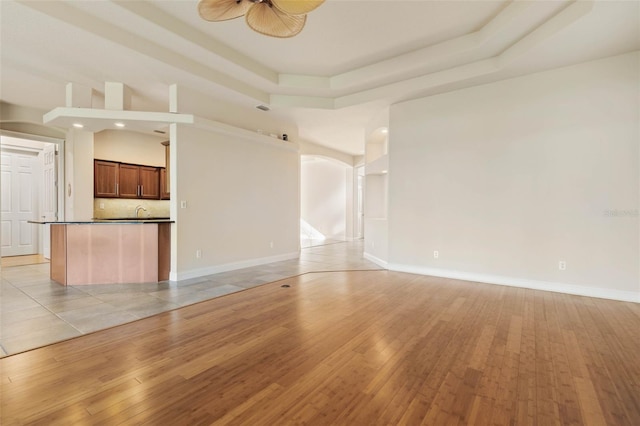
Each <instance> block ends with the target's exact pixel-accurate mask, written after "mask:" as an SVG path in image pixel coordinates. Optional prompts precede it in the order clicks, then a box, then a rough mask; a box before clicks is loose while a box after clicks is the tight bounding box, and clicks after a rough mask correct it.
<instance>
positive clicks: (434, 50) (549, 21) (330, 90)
mask: <svg viewBox="0 0 640 426" xmlns="http://www.w3.org/2000/svg"><path fill="white" fill-rule="evenodd" d="M22 3H23V4H24V5H26V6H28V7H31V8H33V9H36V10H38V11H40V12H42V13H45V14H47V15H49V16H51V17H54V18H56V19H59V20H61V21H64V22H66V23H68V24H71V25H73V26H75V27H78V28H81V29H82V30H85V31H88V32H90V33H93V34H95V35H98V36H100V37H103V38H106V39H109V40H111V41H112V42H115V43H118V44H120V45H122V46H125V47H127V48H129V49H132V50H135V51H137V52H138V53H140V54H143V55H146V56H148V57H152V58H154V59H156V60H159V61H162V62H164V63H167V64H170V65H171V66H173V67H175V68H178V69H180V70H181V71H183V72H186V73H188V74H191V75H194V76H197V77H199V78H202V79H205V80H208V81H210V82H212V83H214V84H217V85H220V86H224V87H226V88H227V89H231V90H233V91H235V92H237V93H240V94H242V95H245V96H248V97H250V98H253V99H255V100H256V101H258V102H262V103H268V104H271V105H275V106H287V107H307V108H321V109H338V108H343V107H348V106H354V105H359V104H365V103H369V102H374V101H380V100H384V101H387V102H392V101H398V100H402V99H404V98H406V97H407V96H410V95H411V94H413V93H416V92H418V91H424V90H427V89H430V88H434V87H438V86H444V85H448V84H451V83H453V82H456V81H464V80H467V79H470V78H474V77H478V76H482V75H487V74H491V73H495V72H497V71H499V70H500V69H502V68H503V67H505V66H506V65H508V64H509V63H511V62H512V61H514V60H515V59H517V58H518V57H521V56H522V55H526V53H527V51H528V50H529V49H531V48H532V47H534V46H535V45H537V44H538V43H540V42H541V41H543V40H545V39H547V38H548V37H550V36H552V35H553V34H555V33H556V32H558V31H560V30H562V29H563V28H565V27H567V26H568V25H570V24H571V23H573V22H575V21H576V20H578V19H580V18H581V17H582V16H584V15H586V14H588V13H589V12H590V11H591V9H592V7H593V2H592V1H574V0H567V1H554V2H530V1H526V2H521V1H516V2H509V3H508V4H507V5H506V6H505V7H503V8H502V9H501V10H500V11H499V12H498V13H497V14H496V15H495V16H494V17H493V18H492V19H490V20H489V21H488V22H487V23H486V24H484V25H483V26H482V27H481V28H480V29H479V30H477V31H474V32H470V33H467V34H465V35H462V36H458V37H455V38H451V39H448V40H446V41H443V42H440V43H437V44H433V45H429V46H425V47H422V48H419V49H416V50H413V51H411V52H408V53H403V54H400V55H397V56H394V57H390V58H387V59H384V60H381V61H379V62H375V63H371V64H368V65H365V66H361V67H358V68H354V69H350V70H348V71H346V72H342V73H339V74H335V75H331V76H313V75H299V74H287V73H278V72H276V71H274V70H272V69H270V68H268V67H267V66H265V65H263V64H261V63H259V62H257V61H255V60H253V59H252V58H250V57H248V56H245V55H243V54H241V53H239V52H237V51H235V50H234V49H231V48H229V47H228V46H226V45H224V44H223V43H220V42H219V41H217V40H215V39H214V38H212V37H211V36H209V35H207V34H205V33H204V32H202V31H200V30H198V29H196V28H193V27H192V26H190V25H188V24H186V23H184V22H183V21H181V20H179V19H177V18H175V17H174V16H172V15H171V14H169V13H167V12H165V11H163V10H161V9H159V8H158V7H157V6H154V5H153V4H152V3H149V2H141V1H135V2H130V1H115V2H114V3H110V5H113V4H115V5H117V6H118V7H119V9H120V13H127V14H128V15H129V16H128V17H129V18H130V19H137V20H139V21H140V22H145V23H146V24H151V25H153V26H155V27H157V28H158V29H161V30H162V31H164V32H165V33H166V34H167V36H168V37H171V38H173V39H174V40H176V41H177V42H180V43H188V45H189V46H190V47H192V49H193V50H191V49H190V50H189V52H192V53H188V52H187V51H180V50H178V49H172V48H170V47H167V46H168V43H165V44H160V43H159V42H156V41H151V40H148V39H146V38H143V37H141V36H139V35H136V34H134V33H133V32H131V31H127V30H123V29H122V28H121V27H118V26H116V25H115V24H114V23H112V22H108V21H106V20H103V19H101V18H99V17H98V16H96V15H94V14H91V13H90V12H89V11H88V10H86V8H87V7H89V6H87V5H86V4H84V3H83V2H79V3H78V4H84V7H85V9H84V10H83V9H82V8H81V7H76V6H75V4H74V3H61V2H22ZM90 3H93V2H88V3H87V4H90ZM110 7H111V6H110ZM194 53H195V57H194ZM200 53H203V54H200Z"/></svg>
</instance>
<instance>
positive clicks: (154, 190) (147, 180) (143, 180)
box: [138, 166, 160, 200]
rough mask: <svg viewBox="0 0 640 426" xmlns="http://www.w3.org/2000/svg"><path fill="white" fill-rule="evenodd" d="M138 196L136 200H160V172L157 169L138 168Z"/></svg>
mask: <svg viewBox="0 0 640 426" xmlns="http://www.w3.org/2000/svg"><path fill="white" fill-rule="evenodd" d="M139 194H140V195H139V196H138V198H149V199H152V200H157V199H159V198H160V171H159V170H158V168H157V167H147V166H140V193H139Z"/></svg>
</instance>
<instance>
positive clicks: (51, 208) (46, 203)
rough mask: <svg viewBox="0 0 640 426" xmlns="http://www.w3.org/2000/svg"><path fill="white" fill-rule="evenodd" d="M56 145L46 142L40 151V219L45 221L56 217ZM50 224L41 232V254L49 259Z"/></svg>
mask: <svg viewBox="0 0 640 426" xmlns="http://www.w3.org/2000/svg"><path fill="white" fill-rule="evenodd" d="M56 148H57V147H56V145H54V144H52V143H51V144H47V145H45V147H44V150H43V151H42V162H43V169H42V171H43V173H42V176H43V182H42V197H41V203H42V206H41V208H40V211H41V212H42V214H41V219H42V220H43V221H45V222H49V221H55V220H57V219H58V179H57V176H58V156H57V153H56ZM50 228H51V225H48V224H47V225H44V229H43V233H42V254H43V255H44V257H46V258H47V259H49V258H50V257H51V233H50V232H51V231H50Z"/></svg>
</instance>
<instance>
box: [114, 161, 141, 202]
mask: <svg viewBox="0 0 640 426" xmlns="http://www.w3.org/2000/svg"><path fill="white" fill-rule="evenodd" d="M139 193H140V166H136V165H133V164H120V193H119V196H120V198H138V194H139Z"/></svg>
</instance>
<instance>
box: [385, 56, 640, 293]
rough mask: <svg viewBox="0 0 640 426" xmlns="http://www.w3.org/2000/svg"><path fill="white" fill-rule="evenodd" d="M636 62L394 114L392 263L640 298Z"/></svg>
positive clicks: (415, 104) (498, 86)
mask: <svg viewBox="0 0 640 426" xmlns="http://www.w3.org/2000/svg"><path fill="white" fill-rule="evenodd" d="M639 62H640V54H639V53H638V52H635V53H632V54H626V55H622V56H617V57H613V58H608V59H603V60H598V61H594V62H589V63H584V64H579V65H575V66H571V67H566V68H562V69H557V70H552V71H548V72H543V73H538V74H533V75H529V76H525V77H520V78H515V79H512V80H507V81H502V82H497V83H492V84H488V85H484V86H480V87H474V88H469V89H464V90H460V91H457V92H452V93H447V94H442V95H437V96H432V97H429V98H424V99H419V100H414V101H409V102H405V103H402V104H398V105H395V106H393V107H392V109H391V130H390V141H389V157H390V172H389V173H390V174H389V177H390V181H389V262H390V268H391V269H396V270H405V271H412V272H419V273H425V274H433V275H442V276H450V277H459V278H463V279H470V280H477V281H486V282H495V283H502V284H508V285H520V286H525V287H532V288H544V289H549V290H556V291H563V292H571V293H578V294H586V295H594V296H599V297H609V298H617V299H624V300H635V301H640V279H639V274H640V272H639V269H640V266H639V262H640V251H639V235H640V225H639V222H640V217H639V215H638V209H639V208H640V206H639V192H640V191H639V188H640V177H639V176H640V167H639V158H640V155H639V146H638V145H639V140H640V135H639V125H638V119H639V117H640V114H639V113H640V108H639V102H640V96H639V95H640V91H639V83H640V82H639V76H640V68H639ZM434 250H438V251H439V255H440V256H439V259H434V256H433V251H434ZM560 260H563V261H566V265H567V268H566V270H565V271H560V270H559V269H558V262H559V261H560Z"/></svg>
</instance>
